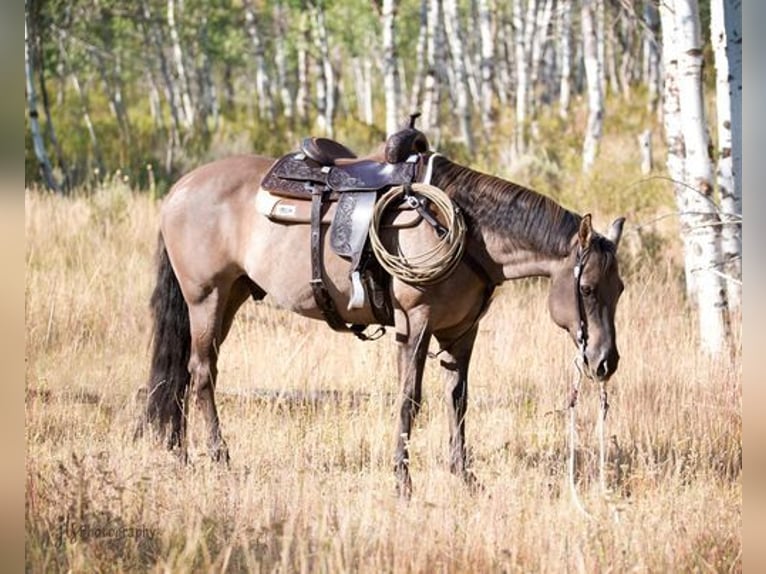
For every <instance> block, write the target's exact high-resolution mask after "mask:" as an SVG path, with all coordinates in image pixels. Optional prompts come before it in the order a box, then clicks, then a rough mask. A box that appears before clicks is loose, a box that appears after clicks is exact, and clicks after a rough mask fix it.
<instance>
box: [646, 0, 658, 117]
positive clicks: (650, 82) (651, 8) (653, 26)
mask: <svg viewBox="0 0 766 574" xmlns="http://www.w3.org/2000/svg"><path fill="white" fill-rule="evenodd" d="M643 23H644V29H643V50H644V81H645V82H646V84H647V88H648V90H647V91H648V95H649V97H648V99H647V109H648V110H649V112H650V113H652V112H655V111H661V109H662V107H661V106H659V99H660V91H661V77H660V46H659V41H660V16H659V12H658V10H657V7H656V6H655V5H654V4H652V3H651V2H647V3H646V4H645V6H644V17H643Z"/></svg>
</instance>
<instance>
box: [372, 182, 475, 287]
mask: <svg viewBox="0 0 766 574" xmlns="http://www.w3.org/2000/svg"><path fill="white" fill-rule="evenodd" d="M407 187H409V186H407ZM407 187H405V186H397V187H393V188H391V189H390V190H388V191H387V192H386V193H384V194H383V195H382V196H381V198H380V199H379V200H378V202H377V203H376V204H375V209H374V211H373V214H372V223H371V225H370V245H371V246H372V251H373V253H374V254H375V257H376V259H377V260H378V262H379V263H380V265H381V266H382V267H383V269H385V270H386V271H387V272H388V273H390V274H391V275H393V276H394V277H397V278H399V279H401V280H402V281H404V282H405V283H409V284H411V285H431V284H434V283H437V282H439V281H441V280H442V279H445V278H446V277H447V276H449V274H450V273H452V271H454V269H455V267H457V264H458V263H459V262H460V260H461V259H462V257H463V252H464V250H465V231H466V225H465V220H464V219H463V215H462V214H461V213H460V210H459V208H458V207H457V206H456V205H455V204H454V203H453V202H452V200H451V199H450V197H449V196H448V195H447V194H446V193H444V191H442V190H441V189H439V188H438V187H435V186H433V185H427V184H424V183H413V184H412V186H411V189H412V192H413V193H412V195H415V196H422V197H424V198H425V199H427V200H428V201H430V202H431V204H432V205H433V207H434V208H435V210H436V211H437V213H438V214H440V215H441V217H440V219H443V220H444V221H446V233H444V234H443V235H441V237H439V240H438V242H437V243H436V244H435V245H434V246H433V247H431V248H430V249H426V250H425V251H423V252H422V253H418V254H415V255H405V254H404V253H402V252H401V249H397V251H398V253H391V252H389V251H388V250H387V249H386V247H385V246H384V245H383V243H382V241H381V239H380V235H379V230H380V227H381V222H382V219H383V215H384V214H385V212H386V210H387V209H388V208H389V207H390V206H392V205H397V204H398V203H401V201H402V200H404V199H405V198H406V197H407V194H408V193H409V189H407ZM409 197H411V196H409Z"/></svg>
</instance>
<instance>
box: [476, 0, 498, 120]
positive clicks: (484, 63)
mask: <svg viewBox="0 0 766 574" xmlns="http://www.w3.org/2000/svg"><path fill="white" fill-rule="evenodd" d="M478 10H479V38H480V41H481V44H480V51H481V64H480V66H479V68H480V70H481V88H480V93H481V125H482V128H483V129H484V132H485V133H490V132H491V131H492V129H493V128H494V123H495V120H494V117H493V115H492V99H493V96H494V81H495V46H494V42H493V40H492V12H491V10H490V3H489V0H479V5H478Z"/></svg>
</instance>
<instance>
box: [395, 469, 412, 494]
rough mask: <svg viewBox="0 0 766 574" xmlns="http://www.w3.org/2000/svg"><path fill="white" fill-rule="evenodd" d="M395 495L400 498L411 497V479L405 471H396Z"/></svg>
mask: <svg viewBox="0 0 766 574" xmlns="http://www.w3.org/2000/svg"><path fill="white" fill-rule="evenodd" d="M396 474H397V476H396V495H397V496H398V497H399V498H401V499H402V500H410V499H411V498H412V479H411V478H410V473H409V472H407V471H404V472H401V471H400V472H397V473H396Z"/></svg>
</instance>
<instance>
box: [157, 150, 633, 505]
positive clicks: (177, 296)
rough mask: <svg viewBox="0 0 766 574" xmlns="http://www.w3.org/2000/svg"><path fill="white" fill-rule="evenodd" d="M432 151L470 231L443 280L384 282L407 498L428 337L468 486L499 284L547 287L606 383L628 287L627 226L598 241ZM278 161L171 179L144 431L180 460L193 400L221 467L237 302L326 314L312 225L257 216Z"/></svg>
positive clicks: (416, 246)
mask: <svg viewBox="0 0 766 574" xmlns="http://www.w3.org/2000/svg"><path fill="white" fill-rule="evenodd" d="M428 155H433V157H432V158H431V164H432V165H431V169H432V173H431V175H430V177H431V184H432V185H433V186H435V187H437V188H439V189H441V190H442V191H443V192H445V193H446V194H447V195H448V196H449V198H450V199H451V201H452V202H454V204H455V205H456V206H458V208H459V210H460V212H461V213H462V215H463V217H464V218H465V222H466V228H467V231H466V238H465V242H466V243H465V250H464V254H463V257H462V259H461V260H460V261H459V263H458V264H457V265H456V266H455V268H454V270H453V271H452V272H451V273H450V274H449V275H448V276H447V277H445V278H443V279H441V280H439V281H438V282H435V283H433V284H429V285H412V284H409V283H408V282H406V281H404V280H401V279H399V278H397V277H390V280H389V282H388V284H387V289H386V293H387V296H388V297H389V298H390V302H391V306H392V308H393V313H392V319H391V320H390V321H388V322H387V325H386V326H389V327H393V329H394V331H395V344H396V348H397V369H398V378H399V385H400V388H401V396H400V399H399V402H398V407H397V408H398V423H397V425H398V428H397V432H396V437H397V438H396V446H395V454H394V473H395V476H396V479H397V481H396V484H397V491H398V492H399V494H400V495H401V496H403V497H409V496H410V495H411V493H412V479H411V477H410V472H409V460H410V454H409V451H408V443H409V438H410V433H411V430H412V425H413V421H414V419H415V417H416V416H417V414H418V411H419V409H420V405H421V386H422V378H423V370H424V366H425V360H426V357H427V354H428V348H429V342H430V341H431V339H432V338H434V339H435V340H436V341H437V342H438V344H439V346H440V349H441V351H440V353H439V358H440V361H439V365H440V368H441V370H442V372H443V377H444V379H445V384H446V386H445V394H446V402H447V409H448V413H449V467H450V470H451V472H452V473H453V474H455V475H457V476H460V477H461V478H462V479H463V480H464V481H465V482H466V483H467V484H469V485H475V484H476V477H475V476H474V474H473V472H472V471H471V470H470V469H469V468H468V465H467V460H466V458H467V457H466V444H465V420H466V409H467V406H468V367H469V364H470V361H471V354H472V350H473V348H474V343H475V341H476V335H477V331H478V326H479V322H480V320H481V318H482V317H483V315H484V313H485V312H486V311H487V309H488V307H489V305H490V301H491V298H492V294H493V290H494V288H495V287H496V286H498V285H500V284H501V283H503V282H504V281H509V280H513V279H518V278H523V277H532V276H542V277H547V278H549V279H550V282H549V283H550V291H549V297H548V308H549V312H550V316H551V318H552V320H553V322H554V323H555V324H556V325H558V326H559V327H561V328H562V329H564V330H566V331H567V332H568V333H569V335H570V336H571V338H572V340H573V342H574V343H575V345H577V346H578V348H579V350H580V354H581V357H582V364H583V365H584V370H585V372H586V374H587V375H588V376H589V377H591V378H593V379H595V380H598V381H602V382H605V381H606V380H608V379H609V378H610V377H611V376H612V375H613V374H614V372H615V370H616V369H617V366H618V362H619V358H620V355H619V353H618V350H617V341H616V332H615V323H614V317H615V311H616V306H617V302H618V299H619V297H620V294H621V292H622V291H623V288H624V286H623V282H622V280H621V278H620V275H619V269H618V262H617V257H616V252H617V247H618V245H619V241H620V236H621V234H622V227H623V223H624V218H617V219H616V220H615V221H614V222H613V223H612V224H611V225H610V227H609V229H608V230H607V231H606V233H604V234H603V235H602V234H599V233H598V232H596V231H595V229H594V228H593V226H592V221H591V216H590V215H589V214H588V215H584V216H581V215H578V214H577V213H574V212H572V211H569V210H567V209H565V208H563V207H562V206H561V205H559V204H558V203H557V202H555V201H554V200H553V199H551V198H549V197H547V196H545V195H543V194H540V193H538V192H536V191H534V190H531V189H528V188H526V187H523V186H521V185H517V184H515V183H512V182H510V181H506V180H504V179H501V178H499V177H495V176H492V175H489V174H486V173H482V172H479V171H476V170H474V169H471V168H469V167H466V166H462V165H459V164H457V163H454V162H453V161H451V160H450V159H448V158H447V157H444V156H441V155H439V154H431V152H428ZM274 162H275V159H274V158H268V157H260V156H257V155H240V156H233V157H228V158H225V159H220V160H217V161H213V162H211V163H208V164H205V165H203V166H200V167H197V168H195V169H194V170H192V171H191V172H189V173H188V174H186V175H185V176H183V177H182V178H181V179H180V180H178V181H177V183H175V185H174V186H173V187H172V188H171V190H170V191H169V193H168V195H167V196H166V197H165V199H164V202H163V205H162V207H161V213H160V230H159V236H158V244H157V280H156V285H155V287H154V291H153V293H152V296H151V303H150V307H151V310H152V315H153V343H152V349H151V373H150V377H149V383H148V389H147V396H148V398H147V403H146V407H145V410H144V413H143V424H144V426H150V427H152V428H154V429H155V430H156V431H157V432H158V433H159V434H160V436H162V437H165V438H166V440H167V446H168V448H170V449H172V450H177V451H178V452H179V453H182V456H183V457H186V456H187V455H186V449H187V447H186V424H187V422H186V419H187V416H186V415H187V413H188V412H189V400H190V397H191V396H192V395H193V397H194V402H195V403H196V406H197V408H198V409H199V410H200V411H201V412H202V413H203V418H204V419H205V420H206V423H207V428H208V435H207V441H208V442H207V446H208V449H209V454H210V456H211V457H212V458H213V459H214V460H216V461H223V462H224V463H226V464H228V463H229V451H228V447H227V444H226V441H225V440H224V438H223V434H222V432H221V423H220V420H219V416H218V412H217V410H216V404H215V397H214V395H215V387H216V379H217V359H218V352H219V350H220V348H221V345H222V344H223V342H224V340H225V339H226V336H227V334H228V332H229V330H230V328H231V325H232V321H233V319H234V317H235V314H236V313H237V310H238V309H239V308H240V306H241V305H242V304H243V303H244V302H245V301H246V300H248V299H249V298H252V299H254V300H256V301H260V300H262V299H263V298H264V297H266V295H269V296H270V297H271V298H272V300H273V302H274V303H275V304H276V305H277V306H278V307H281V308H283V309H288V310H290V311H293V312H295V313H297V314H299V315H302V316H304V317H307V318H313V319H322V317H323V314H322V312H321V309H320V308H319V307H318V305H317V301H316V298H315V297H314V295H313V293H312V288H311V286H310V278H311V266H310V256H309V244H310V237H309V236H310V228H309V226H308V225H296V224H291V225H286V224H283V223H279V222H275V221H272V220H271V219H269V218H267V217H266V216H264V215H262V214H261V213H260V212H259V211H258V210H257V209H256V208H255V204H256V201H255V197H256V195H257V194H258V192H259V189H260V183H261V182H262V180H263V178H264V175H265V174H266V173H267V172H268V171H269V169H270V168H271V166H272V165H273V164H274ZM322 233H323V234H325V235H326V230H323V231H322ZM382 233H384V234H387V241H388V242H389V244H391V245H394V244H395V245H396V246H397V248H398V249H399V250H400V251H401V252H403V253H405V254H407V253H421V252H423V251H424V249H426V248H428V247H429V246H430V245H433V244H434V241H435V240H436V234H435V232H434V229H433V228H432V227H431V226H429V225H427V224H425V223H423V222H421V223H420V224H418V225H411V226H403V227H400V228H393V227H392V228H389V229H387V230H384V231H383V232H382ZM324 239H325V240H326V237H325V238H324ZM323 258H324V271H325V275H326V280H327V290H328V293H329V295H330V297H331V298H332V300H333V301H334V303H335V306H336V308H337V310H338V313H339V315H340V316H341V318H342V319H343V321H345V322H347V323H350V324H351V323H353V324H358V325H375V324H378V322H377V320H376V315H375V314H374V313H373V310H372V309H371V304H370V302H369V301H366V302H365V303H364V305H362V306H361V307H359V308H352V309H350V310H349V308H348V305H347V303H348V301H349V297H350V291H351V289H352V285H351V280H350V278H349V273H348V269H349V263H348V261H347V260H346V259H344V258H342V257H340V256H338V255H336V254H335V253H333V252H332V251H330V250H329V249H327V250H325V252H324V256H323ZM285 261H290V264H289V265H285Z"/></svg>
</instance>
